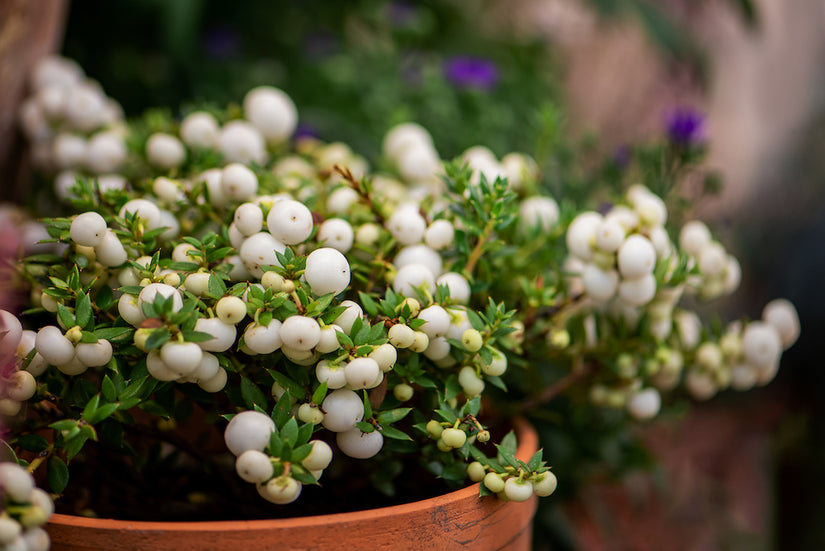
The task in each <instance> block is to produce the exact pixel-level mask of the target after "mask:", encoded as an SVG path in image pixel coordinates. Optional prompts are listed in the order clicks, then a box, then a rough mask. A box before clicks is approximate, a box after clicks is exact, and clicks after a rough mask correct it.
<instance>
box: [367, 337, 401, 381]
mask: <svg viewBox="0 0 825 551" xmlns="http://www.w3.org/2000/svg"><path fill="white" fill-rule="evenodd" d="M393 327H395V326H393ZM401 327H403V326H401ZM408 329H409V328H408ZM369 357H370V358H372V359H373V360H375V361H376V362H377V363H378V367H379V368H381V371H382V372H384V373H386V372H387V371H389V370H391V369H392V367H393V366H394V365H395V362H396V360H398V350H396V348H395V347H394V346H393V345H392V344H390V343H384V344H382V345H379V346H377V347H376V348H375V349H374V350H373V351H372V352H370V353H369Z"/></svg>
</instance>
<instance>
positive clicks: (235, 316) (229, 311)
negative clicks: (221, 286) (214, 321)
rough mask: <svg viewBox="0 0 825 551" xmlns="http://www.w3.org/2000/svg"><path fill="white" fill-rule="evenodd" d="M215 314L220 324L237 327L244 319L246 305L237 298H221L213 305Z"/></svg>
mask: <svg viewBox="0 0 825 551" xmlns="http://www.w3.org/2000/svg"><path fill="white" fill-rule="evenodd" d="M215 313H216V314H217V315H218V319H220V320H221V321H222V322H224V323H227V324H231V325H237V324H238V323H240V321H241V320H242V319H244V318H245V317H246V303H245V302H244V301H243V300H241V299H240V298H238V297H234V296H227V297H222V298H221V299H220V300H219V301H218V302H217V304H215Z"/></svg>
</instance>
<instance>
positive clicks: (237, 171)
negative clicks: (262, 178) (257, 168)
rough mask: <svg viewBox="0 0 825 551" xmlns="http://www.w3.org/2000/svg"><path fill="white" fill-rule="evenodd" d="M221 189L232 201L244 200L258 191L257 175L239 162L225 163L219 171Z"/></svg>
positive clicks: (250, 197)
mask: <svg viewBox="0 0 825 551" xmlns="http://www.w3.org/2000/svg"><path fill="white" fill-rule="evenodd" d="M221 191H222V192H223V194H224V195H225V196H226V197H228V198H229V199H231V200H234V201H246V200H248V199H252V198H253V197H255V194H256V193H257V192H258V177H257V176H255V173H254V172H252V170H250V169H249V168H248V167H246V166H244V165H242V164H241V163H231V164H228V165H226V166H225V167H224V168H223V170H222V171H221Z"/></svg>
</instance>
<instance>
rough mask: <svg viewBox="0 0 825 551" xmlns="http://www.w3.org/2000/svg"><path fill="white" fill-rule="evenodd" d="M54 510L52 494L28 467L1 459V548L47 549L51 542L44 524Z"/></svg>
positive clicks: (20, 550)
mask: <svg viewBox="0 0 825 551" xmlns="http://www.w3.org/2000/svg"><path fill="white" fill-rule="evenodd" d="M53 512H54V504H53V503H52V499H51V497H50V496H49V494H47V493H46V492H45V491H43V490H41V489H40V488H38V487H36V486H35V483H34V477H32V475H31V474H30V473H29V472H28V471H26V469H24V468H23V467H21V466H20V465H18V464H17V463H12V462H9V461H4V462H0V550H2V551H47V550H48V549H49V547H50V545H51V542H50V540H49V534H48V533H46V530H44V529H43V528H42V526H43V525H44V524H46V522H47V521H48V520H49V517H51V516H52V513H53Z"/></svg>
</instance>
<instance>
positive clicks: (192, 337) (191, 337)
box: [181, 330, 215, 342]
mask: <svg viewBox="0 0 825 551" xmlns="http://www.w3.org/2000/svg"><path fill="white" fill-rule="evenodd" d="M181 334H182V335H183V338H184V340H185V341H186V342H206V341H208V340H210V339H213V338H215V337H214V336H212V335H211V334H209V333H204V332H203V331H193V330H188V331H181Z"/></svg>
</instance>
